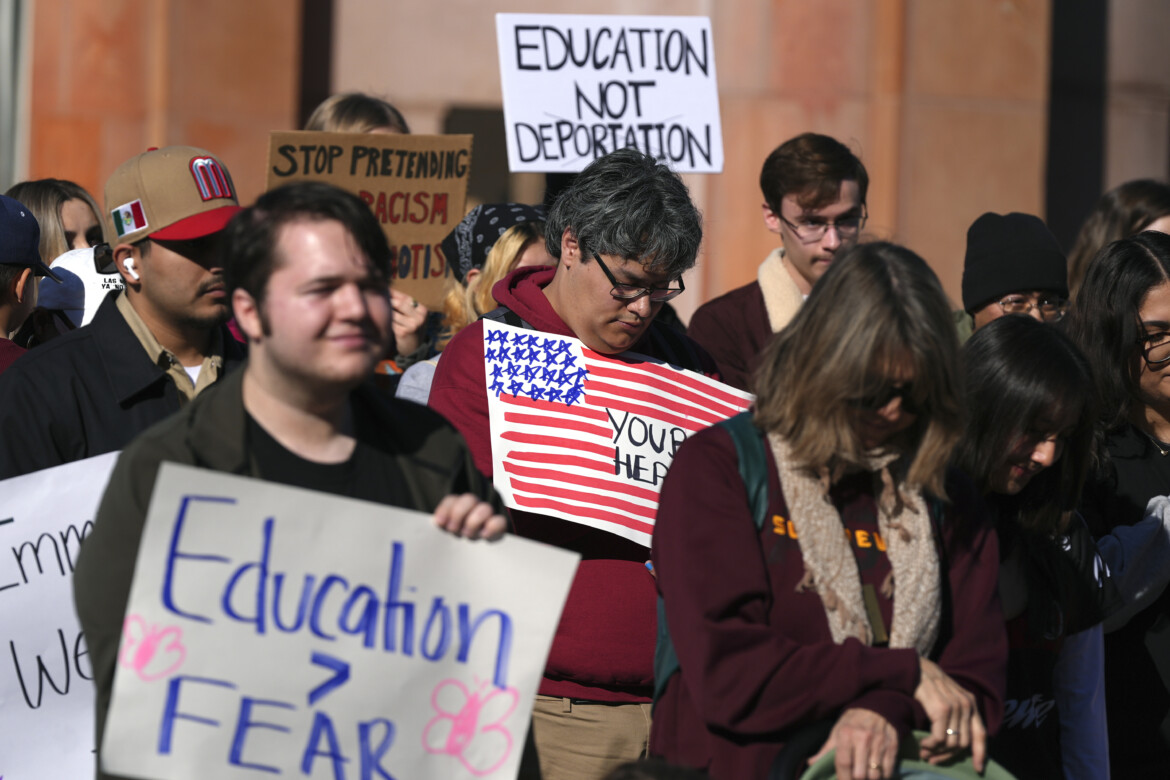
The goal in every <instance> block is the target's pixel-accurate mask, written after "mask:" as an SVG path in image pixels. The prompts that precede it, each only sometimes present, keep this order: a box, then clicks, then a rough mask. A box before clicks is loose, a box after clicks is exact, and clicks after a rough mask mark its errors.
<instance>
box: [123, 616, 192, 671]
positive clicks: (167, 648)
mask: <svg viewBox="0 0 1170 780" xmlns="http://www.w3.org/2000/svg"><path fill="white" fill-rule="evenodd" d="M186 659H187V648H186V647H184V646H183V630H182V629H181V628H179V627H178V626H168V627H166V628H161V629H160V628H159V626H157V625H155V624H153V623H147V622H146V621H145V620H143V619H142V617H141V616H140V615H128V616H127V617H126V622H124V623H123V624H122V648H121V649H120V650H119V651H118V663H119V664H120V665H121V666H123V667H125V668H127V669H131V670H133V672H134V673H135V674H137V675H138V677H139V678H141V679H142V680H144V681H145V682H153V681H155V680H161V679H163V678H164V677H170V676H171V675H172V674H174V673H175V672H177V671H178V670H179V667H180V666H182V665H183V661H185V660H186Z"/></svg>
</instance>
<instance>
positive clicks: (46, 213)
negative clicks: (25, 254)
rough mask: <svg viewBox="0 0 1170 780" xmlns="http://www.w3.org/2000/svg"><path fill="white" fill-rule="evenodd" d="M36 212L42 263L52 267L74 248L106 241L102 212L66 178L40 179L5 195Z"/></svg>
mask: <svg viewBox="0 0 1170 780" xmlns="http://www.w3.org/2000/svg"><path fill="white" fill-rule="evenodd" d="M5 194H6V195H7V196H8V197H10V198H12V199H14V200H18V201H20V202H21V203H23V204H24V205H25V206H27V207H28V208H29V210H30V211H32V213H33V216H35V217H36V218H37V222H38V223H39V224H40V226H41V243H40V252H41V261H42V262H43V263H45V265H51V264H52V262H53V261H54V260H56V259H57V258H58V257H60V256H61V255H63V254H65V253H66V252H68V251H69V250H70V249H86V248H88V247H94V246H97V245H98V244H100V243H102V242H104V241H105V240H106V239H105V234H106V227H105V225H104V224H103V222H102V217H101V214H102V211H101V209H100V208H98V204H97V201H95V200H94V199H93V196H92V195H90V194H89V193H88V192H87V191H86V190H85V188H84V187H82V186H81V185H80V184H75V183H74V182H71V181H67V180H65V179H36V180H34V181H25V182H21V183H20V184H14V185H13V186H12V187H10V188H9V190H8V192H7V193H5Z"/></svg>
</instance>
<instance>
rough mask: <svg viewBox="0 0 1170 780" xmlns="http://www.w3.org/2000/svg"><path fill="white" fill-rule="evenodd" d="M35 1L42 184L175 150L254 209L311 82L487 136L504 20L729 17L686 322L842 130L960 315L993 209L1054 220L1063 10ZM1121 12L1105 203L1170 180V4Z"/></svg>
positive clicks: (758, 250)
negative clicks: (1115, 193)
mask: <svg viewBox="0 0 1170 780" xmlns="http://www.w3.org/2000/svg"><path fill="white" fill-rule="evenodd" d="M28 7H30V8H31V9H32V20H31V24H30V25H29V28H30V29H31V33H30V35H29V38H30V41H29V43H30V45H29V52H30V53H29V56H28V57H27V62H29V63H30V65H29V67H28V74H27V78H26V88H27V97H28V99H27V102H26V105H27V112H26V113H27V115H26V116H25V117H24V122H25V124H24V127H25V128H26V131H27V149H28V155H27V161H26V166H25V168H24V169H23V170H21V166H20V165H19V163H20V162H21V161H17V162H18V165H17V166H16V168H17V171H18V175H20V176H23V177H26V178H40V177H45V176H56V177H62V178H70V179H74V180H76V181H78V182H79V183H81V184H82V185H84V186H85V187H87V188H88V189H90V190H91V191H93V192H94V194H95V195H96V196H97V197H98V199H99V201H100V199H101V189H102V184H103V183H104V180H105V178H106V176H108V175H109V173H110V172H111V171H112V170H113V169H114V167H116V166H117V165H118V164H119V163H120V162H122V161H123V160H124V159H126V158H128V157H130V156H131V155H133V154H136V153H138V152H140V151H142V150H143V149H145V148H147V147H149V146H162V145H166V144H177V143H183V144H193V145H197V146H203V147H207V148H209V149H212V150H214V151H215V152H216V153H217V154H219V155H221V157H222V158H223V159H224V161H225V162H226V163H227V164H228V166H229V167H230V168H231V171H232V174H233V176H234V178H235V181H236V183H237V186H238V189H239V191H240V195H241V199H242V200H243V201H245V202H246V201H249V200H251V199H252V198H254V197H255V196H256V195H257V194H258V193H259V192H260V191H261V189H262V188H263V186H264V178H265V177H264V165H265V154H266V150H267V136H268V132H269V131H271V130H277V129H289V128H294V127H296V126H297V124H298V122H299V118H300V117H301V116H303V113H304V105H303V103H304V101H305V99H306V95H309V94H311V93H312V90H311V89H308V90H307V89H306V85H308V84H312V83H324V84H328V85H329V87H330V88H332V89H333V90H335V91H341V90H355V89H356V90H364V91H370V92H374V93H378V94H381V95H384V96H386V97H388V98H389V99H390V100H391V101H392V102H394V103H395V104H396V105H398V106H399V107H400V108H401V109H402V110H403V113H404V114H405V115H406V118H407V119H408V121H409V122H410V123H411V125H412V128H413V130H414V131H415V132H423V133H426V132H442V131H443V130H444V129H445V128H450V127H451V126H452V125H451V122H452V117H453V116H455V115H457V114H459V112H463V114H466V115H469V116H479V117H480V119H479V120H478V121H481V122H483V121H489V122H490V120H491V117H492V116H493V113H492V112H494V111H498V110H499V108H500V83H499V68H498V63H497V54H496V39H495V22H494V14H495V12H496V11H509V12H541V13H547V12H550V11H552V10H554V9H557V10H560V11H562V12H566V13H567V12H572V13H604V14H670V15H703V16H709V17H711V23H712V28H713V32H714V38H715V59H716V65H717V69H718V75H719V85H720V103H721V114H722V127H723V138H724V154H725V167H724V170H723V172H722V173H721V174H714V175H702V176H700V175H692V176H688V177H687V181H688V184H689V185H690V187H691V189H692V192H693V194H694V197H695V200H696V202H697V203H698V204H699V205H700V208H701V209H702V210H703V213H704V215H705V227H706V240H705V243H704V251H703V254H702V256H701V257H700V263H699V267H698V268H697V269H696V270H695V271H694V272H693V277H692V278H688V280H687V288H688V294H687V295H685V296H683V297H682V298H680V299H679V301H678V304H679V306H678V308H679V310H680V312H681V313H682V314H683V315H684V317H685V316H687V315H689V312H690V311H693V309H694V308H695V307H696V306H697V305H698V304H699V303H701V302H702V301H703V300H706V299H707V298H710V297H712V296H714V295H717V294H719V293H721V292H724V291H726V290H728V289H731V288H732V287H735V286H738V285H740V284H743V283H745V282H747V281H749V280H750V279H752V278H754V275H755V269H756V267H757V265H758V264H759V262H760V260H761V259H762V258H763V257H764V255H765V254H766V253H767V252H768V251H769V250H770V249H771V248H772V247H773V246H774V238H775V237H774V236H773V235H772V234H770V233H768V232H767V231H766V230H765V229H764V227H763V224H762V220H761V212H760V205H761V196H760V192H759V186H758V183H757V179H758V175H759V168H760V165H761V163H762V162H763V159H764V157H765V156H766V155H767V154H768V152H769V151H771V150H772V149H773V148H774V147H775V146H776V145H777V144H779V143H780V142H782V141H784V140H785V139H787V138H789V137H791V136H794V135H796V134H798V133H801V132H804V131H806V130H812V131H817V132H822V133H827V134H830V135H833V136H835V137H837V138H839V139H841V140H842V141H844V142H846V143H847V144H849V145H850V146H851V147H852V148H853V149H854V150H855V151H856V152H857V153H859V155H860V156H861V157H862V159H863V160H864V161H865V163H866V165H867V167H868V168H869V171H870V178H871V188H870V193H869V199H868V200H869V213H870V221H869V225H868V231H869V232H870V233H872V234H873V235H875V236H878V237H881V238H888V239H892V240H895V241H898V242H901V243H904V244H906V245H907V246H909V247H910V248H912V249H914V250H915V251H917V252H918V253H920V254H921V255H922V256H923V257H925V258H926V259H927V260H928V261H929V262H930V263H931V265H932V266H933V267H934V268H935V269H936V271H937V272H938V273H939V276H940V277H941V278H942V280H943V283H944V285H945V286H946V288H947V291H948V293H949V294H950V295H951V296H952V298H953V299H954V300H956V301H957V300H958V299H959V281H960V277H961V270H962V259H963V251H964V245H965V240H966V229H967V226H968V225H969V224H970V223H971V222H972V221H973V220H974V219H975V218H976V217H978V216H979V214H981V213H983V212H984V211H999V212H1006V211H1025V212H1030V213H1035V214H1039V215H1041V216H1045V215H1046V207H1047V204H1048V202H1049V201H1048V198H1047V196H1048V193H1047V192H1046V186H1047V185H1046V182H1048V181H1050V179H1051V177H1050V175H1049V174H1050V170H1049V151H1050V145H1051V144H1050V138H1051V133H1052V132H1061V128H1050V126H1049V116H1050V108H1051V100H1052V97H1051V96H1052V94H1053V93H1052V89H1051V84H1050V73H1051V68H1052V63H1053V62H1054V51H1053V19H1054V13H1056V11H1057V10H1058V9H1054V6H1053V3H1052V0H996V1H989V0H721V1H720V2H716V1H715V0H657V1H654V0H625V1H624V2H623V1H620V0H578V1H577V2H573V3H567V2H555V1H554V2H550V1H549V0H543V1H542V2H536V1H535V0H515V2H510V3H506V4H505V3H499V2H481V1H480V0H394V1H393V2H387V0H319V1H317V2H314V0H304V2H295V1H294V0H247V1H246V2H241V0H36V2H35V3H28ZM1101 9H1102V14H1104V15H1105V16H1107V18H1108V25H1106V29H1108V33H1107V39H1105V40H1103V47H1104V51H1105V52H1106V62H1105V67H1104V68H1103V70H1104V73H1103V74H1102V77H1103V79H1104V85H1105V86H1104V93H1103V100H1102V101H1101V102H1102V106H1101V110H1100V116H1097V117H1096V119H1097V121H1098V122H1099V123H1100V124H1101V125H1102V126H1103V127H1104V132H1103V139H1102V141H1101V142H1100V144H1099V145H1100V147H1101V148H1100V149H1099V150H1098V154H1097V155H1096V156H1095V157H1094V156H1092V155H1090V156H1088V157H1086V158H1085V159H1086V165H1088V166H1091V167H1092V170H1091V171H1088V174H1089V181H1090V182H1099V183H1100V187H1099V188H1098V189H1101V188H1104V187H1107V186H1112V185H1114V184H1116V183H1118V182H1120V181H1123V180H1125V179H1128V178H1135V177H1139V176H1148V177H1155V178H1163V179H1165V178H1167V176H1168V175H1170V59H1168V58H1170V49H1167V48H1166V47H1165V46H1164V44H1163V42H1162V41H1161V35H1160V33H1159V31H1163V32H1164V31H1165V30H1166V29H1168V28H1170V4H1167V3H1164V2H1162V0H1113V2H1110V3H1107V4H1106V3H1101ZM322 15H324V16H322ZM306 18H307V19H309V23H308V26H307V27H306V23H305V22H304V20H305V19H306ZM323 18H324V19H325V24H322V23H321V20H322V19H323ZM326 28H327V29H326ZM1101 35H1103V36H1104V35H1106V33H1104V32H1102V33H1101ZM1062 40H1063V39H1062ZM313 41H316V44H317V45H316V46H313V45H311V44H312V42H313ZM322 52H324V53H322ZM326 75H327V76H328V77H327V78H325V76H326ZM318 90H320V88H319V87H318ZM484 117H486V120H485V119H484ZM499 132H501V133H502V127H500V128H499ZM477 140H478V139H477ZM476 149H477V152H478V153H479V154H480V156H479V157H477V158H476V163H475V165H476V168H477V170H481V171H483V172H484V175H485V176H487V175H489V174H490V175H491V176H492V177H495V178H500V177H501V176H503V177H506V174H505V173H503V171H504V167H503V165H502V163H501V160H500V159H498V153H493V152H492V151H491V149H492V146H491V144H488V143H487V138H486V131H485V143H484V144H482V145H480V144H477V147H476ZM485 150H486V151H485ZM1094 177H1095V178H1094ZM505 183H506V185H507V186H506V190H505V191H504V192H505V193H506V194H508V195H509V196H510V197H513V198H524V199H529V200H535V199H539V198H540V197H541V194H542V191H543V187H542V185H543V182H541V181H539V178H538V177H537V178H534V177H533V175H531V174H529V175H526V176H515V177H512V178H511V179H510V180H508V181H506V182H505ZM0 184H4V185H5V186H6V185H7V183H6V182H5V183H0ZM1082 200H1083V198H1082ZM1090 205H1091V203H1090ZM1083 210H1085V211H1087V207H1084V209H1083ZM1066 221H1067V220H1066ZM691 291H693V292H691Z"/></svg>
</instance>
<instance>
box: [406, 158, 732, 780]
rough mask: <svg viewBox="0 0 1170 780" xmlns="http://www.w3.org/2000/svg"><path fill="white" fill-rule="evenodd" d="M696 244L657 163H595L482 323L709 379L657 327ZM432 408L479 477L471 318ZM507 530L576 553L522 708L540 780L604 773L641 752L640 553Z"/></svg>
mask: <svg viewBox="0 0 1170 780" xmlns="http://www.w3.org/2000/svg"><path fill="white" fill-rule="evenodd" d="M701 239H702V228H701V225H700V217H699V212H698V210H697V209H696V208H695V206H694V204H693V203H692V202H691V199H690V195H689V193H688V192H687V188H686V186H685V185H684V184H683V182H682V180H681V179H680V178H679V176H678V175H677V174H675V173H673V172H672V171H670V169H669V168H667V167H666V166H663V165H659V164H657V163H656V162H655V160H654V159H653V158H652V157H648V156H646V155H644V154H642V153H641V152H639V151H636V150H634V149H621V150H618V151H615V152H612V153H610V154H608V155H606V156H604V157H601V158H598V159H597V160H595V161H593V162H592V163H591V164H590V165H589V166H588V167H587V168H585V170H584V171H582V172H581V173H580V175H578V176H577V177H576V179H574V181H573V182H572V184H570V185H569V187H568V188H566V189H565V190H564V191H563V192H562V193H561V194H560V196H559V197H558V198H557V200H556V202H555V203H554V204H553V206H552V208H551V209H550V210H549V213H548V219H547V221H546V223H545V243H546V244H547V248H548V251H549V253H550V254H551V255H552V256H553V257H554V258H555V259H556V264H555V265H554V266H552V267H548V266H535V267H528V268H518V269H516V270H515V271H513V272H512V273H511V274H509V275H508V276H506V277H504V279H502V280H501V281H500V282H498V283H497V284H496V285H495V287H494V288H493V295H494V297H495V300H496V301H497V302H498V303H499V304H500V306H501V308H499V309H496V310H495V311H494V312H490V313H488V314H487V315H486V316H487V317H488V318H490V319H493V320H502V321H504V322H508V323H510V324H513V325H518V326H521V327H526V328H529V329H531V330H534V331H540V332H544V333H549V334H556V335H558V336H571V337H575V338H577V339H579V340H580V341H581V342H583V343H584V345H585V346H586V347H588V348H589V349H592V350H594V351H595V352H598V353H601V354H603V355H619V354H621V353H624V352H627V351H630V352H636V353H640V354H642V355H647V356H650V357H654V358H659V359H663V360H666V361H668V362H670V363H673V364H675V365H679V366H681V367H684V368H689V369H693V370H698V371H703V372H706V373H709V374H713V373H715V371H716V369H715V365H714V362H713V361H712V360H711V359H710V358H709V357H708V356H707V355H706V354H705V353H704V352H703V351H702V349H701V348H700V347H698V346H697V345H695V344H694V343H693V342H691V341H690V340H689V339H688V338H687V337H686V336H685V335H683V334H681V333H678V332H676V331H674V330H672V329H671V328H669V327H667V326H665V325H662V324H661V323H658V322H656V321H655V315H656V314H658V312H659V311H660V310H661V308H662V305H663V304H664V303H665V302H666V301H669V300H672V299H673V298H675V297H676V296H678V295H679V294H681V293H682V292H683V289H684V288H683V282H682V274H683V272H684V271H686V270H687V269H688V268H690V267H692V266H693V265H694V263H695V256H696V254H697V253H698V250H699V242H700V240H701ZM428 403H429V405H430V407H431V408H433V409H435V410H436V411H438V412H439V413H440V414H442V415H443V416H444V417H446V418H447V419H448V420H449V421H450V422H451V423H453V424H454V425H455V427H456V428H457V429H458V430H459V432H460V433H462V434H463V437H464V438H465V439H466V440H467V443H468V445H469V446H470V448H471V452H472V454H473V456H474V458H475V464H476V466H477V467H478V468H479V469H480V470H481V471H482V472H483V473H484V474H485V475H487V476H489V477H491V476H492V474H493V469H492V447H493V442H492V434H491V428H490V425H489V421H488V397H487V383H486V381H485V372H484V335H483V321H482V320H480V321H477V322H474V323H472V324H471V325H468V326H467V327H466V328H464V329H463V330H461V331H460V332H459V333H458V334H456V335H455V337H454V338H452V339H451V341H450V343H448V344H447V346H446V348H444V350H443V359H442V360H440V361H439V364H438V367H437V368H436V370H435V377H434V380H433V382H432V384H431V395H430V399H429V402H428ZM512 518H513V522H514V527H515V532H516V533H517V534H519V535H520V536H525V537H528V538H531V539H536V540H538V541H542V542H545V543H548V544H553V545H556V546H558V547H563V548H566V549H569V550H573V551H576V552H579V553H581V556H582V559H583V560H582V561H581V563H580V565H579V566H578V568H577V573H576V576H575V579H574V581H573V586H572V589H571V591H570V593H569V597H568V601H567V603H566V604H565V608H564V611H563V612H562V614H561V621H560V624H559V626H558V628H557V633H556V636H555V638H554V639H553V644H552V649H551V651H550V654H549V657H548V662H547V665H546V669H545V675H544V679H543V680H542V682H541V685H540V688H539V694H540V695H539V696H538V697H537V701H536V704H535V708H534V711H533V729H534V731H533V733H534V737H535V742H536V749H537V753H538V754H539V758H540V767H541V771H542V773H543V775H544V778H545V780H561V779H562V778H573V779H577V778H580V779H581V780H585V779H586V778H588V779H590V780H592V779H593V778H598V777H602V776H604V775H605V774H606V772H608V771H610V770H611V769H613V768H614V767H616V766H618V765H620V764H622V763H624V762H626V761H631V760H635V759H637V758H639V757H641V756H643V755H644V754H645V753H646V749H647V744H648V741H649V724H650V700H651V695H652V693H653V684H654V672H653V657H654V646H655V630H656V620H655V610H656V602H655V593H654V579H653V576H652V575H651V574H650V572H649V571H648V570H647V568H646V566H645V562H646V558H647V557H648V554H647V550H646V548H645V547H644V546H642V545H639V544H637V543H635V542H632V541H629V540H626V539H623V538H621V537H619V536H616V535H614V534H611V533H608V532H605V531H601V530H598V529H595V528H591V527H588V526H585V525H582V524H579V523H574V522H570V521H567V520H563V519H557V518H553V517H548V516H544V515H539V514H534V513H531V512H525V511H519V510H515V511H513V512H512Z"/></svg>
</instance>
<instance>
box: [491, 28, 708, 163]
mask: <svg viewBox="0 0 1170 780" xmlns="http://www.w3.org/2000/svg"><path fill="white" fill-rule="evenodd" d="M496 36H497V39H498V44H499V52H500V81H501V84H502V86H503V93H504V124H505V126H506V128H507V143H508V166H509V167H510V168H511V169H512V170H513V171H549V172H555V171H562V172H567V171H580V170H581V169H582V168H584V167H585V166H586V165H588V164H589V163H590V162H592V161H593V160H594V159H596V158H598V157H601V156H602V155H605V154H608V153H609V152H612V151H613V150H614V149H621V148H624V147H628V146H632V147H634V148H636V149H639V150H641V151H643V152H645V153H646V154H649V155H651V156H652V157H655V158H656V159H658V160H661V161H663V162H665V163H668V164H669V165H670V167H671V168H673V169H674V170H676V171H679V172H680V173H719V172H720V171H722V170H723V131H722V127H721V125H720V122H719V92H718V88H717V82H716V79H715V44H714V40H713V39H712V37H711V21H710V20H709V19H707V18H706V17H700V16H585V15H576V14H496Z"/></svg>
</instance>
